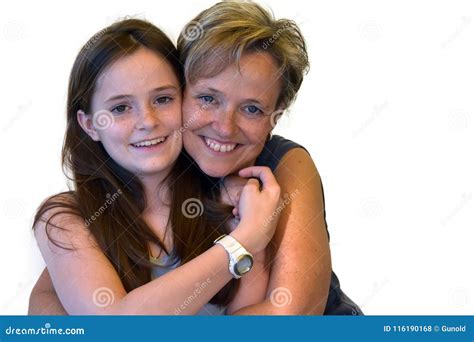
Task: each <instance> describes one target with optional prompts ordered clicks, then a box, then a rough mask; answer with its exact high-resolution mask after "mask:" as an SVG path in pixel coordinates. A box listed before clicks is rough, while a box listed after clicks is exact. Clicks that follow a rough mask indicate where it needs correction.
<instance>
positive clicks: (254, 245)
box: [230, 166, 281, 254]
mask: <svg viewBox="0 0 474 342" xmlns="http://www.w3.org/2000/svg"><path fill="white" fill-rule="evenodd" d="M239 176H240V177H244V178H249V179H248V180H247V183H246V184H245V186H244V187H243V189H242V192H241V193H240V198H239V202H238V206H237V207H238V215H239V217H240V222H239V224H238V226H237V228H236V229H235V230H234V231H233V232H232V233H231V234H230V235H232V236H234V237H235V238H236V239H237V240H238V241H240V242H241V243H242V245H244V246H245V247H246V248H247V249H248V250H249V251H250V252H251V253H252V254H256V253H258V252H260V251H262V250H264V249H265V247H266V246H267V244H268V243H269V242H270V240H271V239H272V237H273V234H274V233H275V229H276V225H277V223H278V217H279V212H280V210H277V208H278V206H279V204H280V202H281V200H280V186H279V185H278V183H277V182H276V180H275V177H274V176H273V174H272V172H271V170H270V169H269V168H268V167H263V166H252V167H248V168H245V169H243V170H240V172H239ZM260 183H261V185H260Z"/></svg>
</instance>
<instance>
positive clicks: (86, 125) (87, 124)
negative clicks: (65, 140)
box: [77, 109, 100, 141]
mask: <svg viewBox="0 0 474 342" xmlns="http://www.w3.org/2000/svg"><path fill="white" fill-rule="evenodd" d="M77 122H79V125H80V126H81V127H82V129H83V130H84V132H86V133H87V135H88V136H90V137H91V138H92V140H94V141H100V138H99V134H98V133H97V130H96V129H95V127H94V123H93V118H92V115H90V114H86V113H84V111H83V110H81V109H79V110H78V111H77Z"/></svg>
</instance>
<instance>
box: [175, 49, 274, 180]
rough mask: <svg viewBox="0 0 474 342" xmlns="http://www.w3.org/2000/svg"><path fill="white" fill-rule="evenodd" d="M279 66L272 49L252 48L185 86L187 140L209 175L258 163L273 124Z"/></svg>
mask: <svg viewBox="0 0 474 342" xmlns="http://www.w3.org/2000/svg"><path fill="white" fill-rule="evenodd" d="M278 69H279V68H278V65H277V64H276V62H275V61H274V59H273V57H271V56H270V55H269V54H268V53H265V52H259V53H249V54H245V55H243V56H242V58H241V60H240V63H239V65H235V64H233V65H230V66H228V67H227V68H226V69H224V71H222V72H221V73H220V74H218V75H217V76H214V77H211V78H205V79H199V80H197V81H196V82H195V83H194V84H187V85H186V89H185V96H184V102H183V124H184V128H185V131H184V132H183V143H184V147H185V148H186V151H187V152H188V153H189V154H190V155H191V157H192V158H193V159H194V160H195V161H196V162H197V163H198V165H199V167H200V168H201V170H202V171H204V172H205V173H206V174H208V175H210V176H213V177H222V176H226V175H228V174H231V173H233V172H235V171H237V170H240V169H242V168H243V167H246V166H250V165H253V164H254V162H255V159H256V158H257V156H258V155H259V154H260V153H261V151H262V149H263V145H264V143H265V140H266V138H267V136H268V134H269V133H270V132H271V130H272V128H273V126H272V119H273V118H272V113H274V112H275V109H276V108H275V107H276V103H277V100H278V96H279V94H280V90H281V79H280V75H279V72H278Z"/></svg>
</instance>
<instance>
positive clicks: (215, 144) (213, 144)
mask: <svg viewBox="0 0 474 342" xmlns="http://www.w3.org/2000/svg"><path fill="white" fill-rule="evenodd" d="M204 140H205V141H206V145H207V146H209V147H210V148H211V149H212V150H214V151H216V152H230V151H232V150H233V149H234V148H235V147H236V146H237V144H225V145H222V144H219V143H218V142H217V141H215V140H211V139H209V138H206V137H204Z"/></svg>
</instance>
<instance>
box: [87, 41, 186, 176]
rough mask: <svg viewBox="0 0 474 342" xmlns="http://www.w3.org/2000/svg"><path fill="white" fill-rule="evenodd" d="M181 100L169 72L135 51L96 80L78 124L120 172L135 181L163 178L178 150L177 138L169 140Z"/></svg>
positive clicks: (160, 60)
mask: <svg viewBox="0 0 474 342" xmlns="http://www.w3.org/2000/svg"><path fill="white" fill-rule="evenodd" d="M181 100H182V99H181V89H180V84H179V81H178V79H177V77H176V75H175V73H174V71H173V68H172V67H171V66H170V65H169V64H168V63H167V62H166V60H165V59H164V58H163V57H161V56H160V55H158V54H156V53H155V52H153V51H151V50H149V49H146V48H140V49H138V50H137V51H136V52H134V53H133V54H131V55H129V56H125V57H123V58H120V59H119V60H117V61H116V62H114V63H113V64H112V65H111V66H109V67H108V68H107V69H106V70H105V71H104V72H103V73H102V74H101V75H100V76H99V78H98V80H97V83H96V87H95V91H94V94H93V96H92V106H91V108H92V113H87V115H86V114H84V113H83V112H82V111H79V112H78V120H79V122H80V123H81V126H82V127H83V128H84V130H85V131H86V132H87V133H88V134H89V135H90V136H91V137H92V139H94V140H95V141H100V142H101V143H102V145H103V146H104V148H105V150H106V151H107V153H108V154H109V155H110V157H111V158H112V159H114V160H115V161H116V162H117V163H118V164H119V165H120V166H122V167H123V168H125V169H126V170H128V171H130V172H132V173H134V174H137V175H141V176H148V175H154V174H156V173H159V172H165V173H167V172H168V171H169V170H170V169H171V167H172V165H173V163H174V162H175V160H176V159H177V157H178V155H179V153H180V151H181V147H182V141H181V137H180V136H179V134H173V132H174V131H176V130H178V129H179V128H180V127H181ZM90 114H93V115H90Z"/></svg>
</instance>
